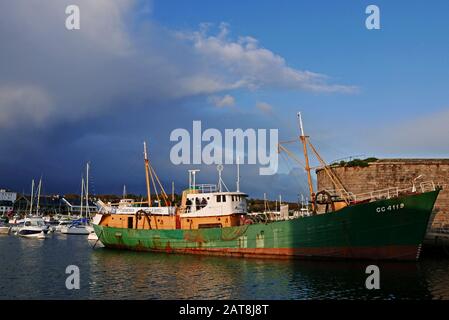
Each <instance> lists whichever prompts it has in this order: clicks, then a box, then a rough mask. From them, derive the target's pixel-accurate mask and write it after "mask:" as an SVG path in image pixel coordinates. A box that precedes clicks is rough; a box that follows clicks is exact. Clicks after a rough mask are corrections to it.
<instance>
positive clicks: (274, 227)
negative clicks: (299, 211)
mask: <svg viewBox="0 0 449 320" xmlns="http://www.w3.org/2000/svg"><path fill="white" fill-rule="evenodd" d="M438 193H439V190H436V191H431V192H426V193H421V194H414V195H407V196H403V197H398V198H393V199H385V200H378V201H374V202H370V203H361V204H358V205H353V206H348V207H346V208H343V209H341V210H339V211H337V212H333V213H328V214H319V215H315V216H310V217H304V218H296V219H292V220H285V221H275V222H270V223H257V224H248V225H242V226H237V227H227V228H206V229H192V230H185V229H173V230H171V229H170V230H167V229H151V230H148V229H146V230H145V229H124V228H113V227H107V226H103V225H101V224H99V225H94V228H95V232H96V234H97V236H98V238H99V239H100V241H101V242H102V243H103V245H104V246H106V247H107V248H116V249H128V250H135V251H156V252H166V253H188V254H206V255H222V256H238V257H258V258H324V259H330V258H337V259H375V260H417V259H419V256H420V252H421V245H422V242H423V240H424V236H425V233H426V230H427V225H428V223H429V220H430V217H431V214H432V210H433V206H434V203H435V201H436V199H437V196H438Z"/></svg>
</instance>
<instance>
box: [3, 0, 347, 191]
mask: <svg viewBox="0 0 449 320" xmlns="http://www.w3.org/2000/svg"><path fill="white" fill-rule="evenodd" d="M73 3H74V1H32V2H31V1H2V2H1V3H0V15H1V19H0V41H1V43H2V44H3V45H2V50H0V70H1V72H0V145H1V149H2V151H1V154H0V185H1V186H4V187H9V188H13V189H16V190H18V191H22V189H24V188H28V184H29V181H30V180H31V178H32V177H38V176H40V175H41V174H43V175H44V183H45V186H46V191H47V192H62V193H64V192H68V191H71V192H76V190H77V188H78V185H79V180H80V176H81V171H82V169H83V166H84V163H85V162H86V161H91V164H92V179H94V187H93V188H95V189H96V191H97V192H101V193H103V192H120V190H121V187H122V185H123V184H127V185H128V186H129V187H128V190H129V191H130V192H136V193H139V192H141V191H142V190H143V175H142V141H143V140H149V145H150V153H151V155H152V159H153V162H154V165H155V167H156V168H158V172H160V175H161V177H163V180H164V181H166V182H170V181H171V180H176V181H177V186H179V185H182V184H183V183H184V186H185V182H186V180H187V179H186V173H185V170H186V169H187V167H186V166H180V167H176V166H173V165H171V164H170V163H169V161H168V157H169V150H170V147H171V146H172V144H171V143H170V142H169V135H170V132H171V130H173V129H175V128H190V127H191V123H192V121H193V120H202V121H203V123H205V124H207V125H208V126H209V127H215V128H219V129H220V128H223V129H224V128H238V127H242V128H272V127H273V125H272V124H271V123H272V120H273V119H272V117H270V118H268V117H266V116H265V115H263V114H252V113H251V112H250V113H249V114H248V113H245V112H240V111H239V110H238V108H235V109H236V110H237V111H236V110H231V111H229V110H216V109H215V108H214V107H208V106H209V105H210V101H211V97H215V96H216V95H222V96H225V97H227V100H232V101H233V104H234V103H235V100H234V97H232V96H231V95H229V93H230V92H232V91H233V90H237V89H238V90H254V89H257V88H266V87H273V88H288V89H294V90H308V91H313V92H351V91H354V90H355V88H354V87H351V86H344V85H333V84H328V79H327V77H326V76H324V75H320V74H316V73H313V72H309V71H301V70H296V69H292V68H290V67H288V66H287V64H286V62H285V60H284V59H283V58H282V57H280V56H278V55H276V54H274V53H273V52H271V51H269V50H267V49H264V48H260V47H259V45H258V43H257V40H255V39H253V38H249V37H241V38H239V40H237V41H234V40H232V39H230V38H229V36H228V32H229V31H228V26H227V25H221V27H220V28H219V32H218V34H216V35H210V34H209V33H208V30H206V29H207V28H205V27H202V28H201V29H200V31H194V32H187V31H182V32H174V31H170V30H167V29H166V28H163V27H161V26H159V25H157V24H155V23H152V22H139V21H140V20H139V19H136V15H138V14H139V12H140V11H139V10H141V8H139V4H140V3H139V2H135V1H131V0H122V1H109V0H103V1H87V0H83V1H75V3H76V4H78V5H79V6H80V10H81V30H78V31H68V30H66V29H65V19H66V15H65V13H64V12H65V8H66V6H67V5H69V4H73ZM267 79H269V81H268V80H267ZM227 95H228V96H227ZM217 99H218V98H217ZM217 99H214V98H212V100H214V101H218V100H217ZM208 101H209V103H208ZM199 105H202V106H201V107H198V106H199ZM203 105H204V106H203ZM228 111H229V112H228ZM281 134H282V133H281ZM253 169H254V170H253ZM207 170H212V171H213V170H215V169H214V168H212V169H210V168H209V169H207ZM207 170H206V169H205V171H207ZM255 170H256V169H255V168H250V169H249V170H248V173H249V174H250V177H251V178H248V179H247V187H248V189H249V190H248V191H249V192H252V191H255V192H256V193H258V194H261V192H262V190H264V189H265V188H267V187H266V186H265V184H267V185H271V187H273V184H274V183H279V184H280V185H282V186H289V183H286V181H283V180H282V177H283V176H279V177H265V178H261V177H259V176H258V175H257V174H255ZM258 179H261V180H258ZM280 179H281V180H282V181H281V180H280ZM295 190H296V189H295ZM285 192H288V190H285ZM291 194H294V195H296V194H297V191H292V192H291Z"/></svg>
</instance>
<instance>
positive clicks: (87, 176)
mask: <svg viewBox="0 0 449 320" xmlns="http://www.w3.org/2000/svg"><path fill="white" fill-rule="evenodd" d="M89 167H90V165H89V162H87V163H86V218H88V217H90V210H89Z"/></svg>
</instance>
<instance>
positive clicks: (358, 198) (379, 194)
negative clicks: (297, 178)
mask: <svg viewBox="0 0 449 320" xmlns="http://www.w3.org/2000/svg"><path fill="white" fill-rule="evenodd" d="M436 187H437V186H436V185H435V183H434V182H433V181H426V182H421V183H420V184H419V185H418V186H416V185H413V186H410V187H407V188H399V187H389V188H386V189H381V190H374V191H370V192H365V193H360V194H354V193H352V192H348V191H346V190H344V189H339V190H328V189H325V191H327V192H328V193H329V194H330V195H331V196H333V197H337V198H341V199H349V200H350V201H351V202H354V203H356V202H362V201H368V200H369V201H374V200H381V199H391V198H397V197H399V196H400V195H402V194H404V195H405V194H411V193H424V192H429V191H435V190H436Z"/></svg>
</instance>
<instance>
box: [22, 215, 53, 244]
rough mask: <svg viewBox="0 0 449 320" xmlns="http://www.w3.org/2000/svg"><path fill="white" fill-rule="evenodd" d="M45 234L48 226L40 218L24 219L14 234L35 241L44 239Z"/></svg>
mask: <svg viewBox="0 0 449 320" xmlns="http://www.w3.org/2000/svg"><path fill="white" fill-rule="evenodd" d="M47 233H48V226H47V225H46V224H45V222H44V220H43V219H42V218H41V217H30V218H25V222H24V225H23V226H22V227H20V228H19V229H18V230H17V232H16V234H17V235H18V236H20V237H24V238H37V239H45V238H46V237H47Z"/></svg>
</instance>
